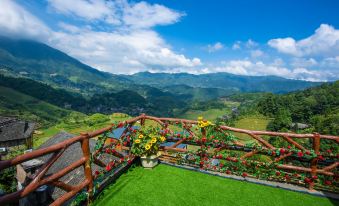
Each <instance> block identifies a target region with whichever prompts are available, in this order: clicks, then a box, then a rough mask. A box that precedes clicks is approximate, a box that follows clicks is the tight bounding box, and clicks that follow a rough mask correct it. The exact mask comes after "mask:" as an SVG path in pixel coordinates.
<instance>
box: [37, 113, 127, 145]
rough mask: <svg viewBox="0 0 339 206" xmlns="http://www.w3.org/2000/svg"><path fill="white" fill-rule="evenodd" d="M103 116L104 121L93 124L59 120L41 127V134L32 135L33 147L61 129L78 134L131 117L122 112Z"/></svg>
mask: <svg viewBox="0 0 339 206" xmlns="http://www.w3.org/2000/svg"><path fill="white" fill-rule="evenodd" d="M78 115H79V113H78ZM80 115H81V116H79V117H78V118H79V119H80V118H84V119H88V118H91V116H87V115H84V114H80ZM92 116H93V115H92ZM103 117H105V118H107V119H105V121H100V120H99V122H95V123H94V124H93V125H91V124H89V123H88V122H85V121H79V122H74V123H65V122H61V123H59V124H57V125H55V126H52V127H49V128H47V129H43V130H41V131H40V132H41V134H35V135H34V147H39V146H40V145H41V144H42V143H44V142H45V141H46V140H48V139H49V138H50V137H52V136H53V135H55V134H57V133H59V132H62V131H65V132H68V133H71V134H74V135H79V134H80V133H81V132H93V131H95V130H98V129H101V128H103V127H107V126H109V125H110V124H111V123H113V122H120V121H124V120H126V119H129V118H131V117H130V116H128V115H126V114H122V113H114V114H112V115H103ZM75 118H77V117H75ZM99 118H100V116H99Z"/></svg>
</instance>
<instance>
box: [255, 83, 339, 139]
mask: <svg viewBox="0 0 339 206" xmlns="http://www.w3.org/2000/svg"><path fill="white" fill-rule="evenodd" d="M257 110H258V111H259V112H260V113H262V114H264V115H266V116H268V117H273V118H275V120H274V121H272V122H271V123H270V124H269V125H268V129H270V130H276V131H283V130H287V129H288V128H290V125H291V123H292V122H298V123H305V124H309V125H310V126H311V127H312V128H311V129H310V131H315V132H319V133H322V134H332V135H339V81H336V82H333V83H326V84H323V85H321V86H318V87H314V88H310V89H306V90H304V91H298V92H293V93H289V94H284V95H274V94H267V95H265V96H264V97H263V98H262V99H260V101H259V103H258V104H257Z"/></svg>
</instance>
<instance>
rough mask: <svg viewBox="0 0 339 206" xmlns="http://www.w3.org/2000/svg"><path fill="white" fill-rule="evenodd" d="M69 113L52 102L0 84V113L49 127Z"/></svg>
mask: <svg viewBox="0 0 339 206" xmlns="http://www.w3.org/2000/svg"><path fill="white" fill-rule="evenodd" d="M70 113H71V111H70V110H68V109H63V108H60V107H58V106H55V105H53V104H50V103H47V102H45V101H41V100H39V99H37V98H34V97H32V96H28V95H26V94H23V93H21V92H18V91H16V90H13V89H11V88H7V87H3V86H0V114H1V115H6V116H19V117H20V118H21V119H26V120H29V121H33V122H37V123H40V125H42V126H44V127H49V126H52V125H54V124H56V123H57V122H59V121H60V120H61V119H63V118H65V117H66V116H67V115H69V114H70Z"/></svg>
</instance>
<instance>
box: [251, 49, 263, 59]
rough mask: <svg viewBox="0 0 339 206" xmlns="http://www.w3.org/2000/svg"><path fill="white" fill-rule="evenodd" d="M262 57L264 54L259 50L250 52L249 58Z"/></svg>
mask: <svg viewBox="0 0 339 206" xmlns="http://www.w3.org/2000/svg"><path fill="white" fill-rule="evenodd" d="M263 55H264V52H263V51H261V50H260V49H256V50H252V51H251V57H252V58H258V57H261V56H263Z"/></svg>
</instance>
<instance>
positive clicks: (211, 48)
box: [207, 42, 224, 53]
mask: <svg viewBox="0 0 339 206" xmlns="http://www.w3.org/2000/svg"><path fill="white" fill-rule="evenodd" d="M222 48H224V45H223V44H222V43H220V42H216V43H215V44H212V45H211V44H209V45H207V51H208V52H209V53H212V52H216V51H219V50H221V49H222Z"/></svg>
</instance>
